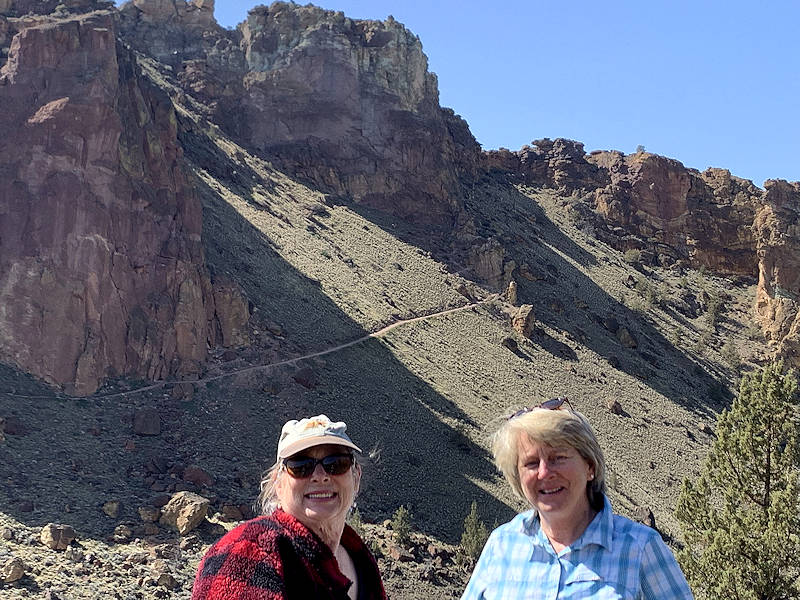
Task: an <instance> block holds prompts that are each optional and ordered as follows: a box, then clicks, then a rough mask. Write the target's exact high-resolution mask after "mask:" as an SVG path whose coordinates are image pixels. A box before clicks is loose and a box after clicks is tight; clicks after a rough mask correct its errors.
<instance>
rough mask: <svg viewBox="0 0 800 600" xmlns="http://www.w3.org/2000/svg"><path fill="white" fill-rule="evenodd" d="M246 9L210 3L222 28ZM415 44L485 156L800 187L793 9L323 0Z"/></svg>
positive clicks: (698, 2) (799, 54)
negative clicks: (569, 153)
mask: <svg viewBox="0 0 800 600" xmlns="http://www.w3.org/2000/svg"><path fill="white" fill-rule="evenodd" d="M256 4H257V2H255V1H253V0H217V2H216V8H215V16H216V18H217V21H218V22H219V23H220V24H221V25H223V26H235V25H236V24H238V23H239V22H241V21H243V20H244V18H245V16H246V14H247V10H249V9H250V8H252V7H253V6H255V5H256ZM315 4H318V5H319V6H322V7H324V8H328V9H332V10H341V11H343V12H344V13H345V14H346V15H347V16H349V17H353V18H368V19H380V20H383V19H385V18H386V17H387V16H388V15H390V14H391V15H392V16H394V18H395V19H397V20H398V21H400V22H401V23H403V24H405V25H406V27H408V28H409V29H410V30H411V31H413V32H414V33H415V34H417V35H418V36H419V37H420V39H421V40H422V44H423V48H424V51H425V54H426V55H427V56H428V61H429V67H430V70H431V71H433V72H435V73H436V74H437V76H438V78H439V93H440V102H441V104H442V105H443V106H449V107H451V108H452V109H453V110H455V111H456V113H458V114H460V115H461V116H462V117H464V118H465V119H466V120H467V122H468V123H469V125H470V129H471V130H472V133H473V134H474V135H475V137H476V138H477V140H478V141H479V142H480V143H481V144H482V145H483V147H484V148H487V149H488V148H497V147H501V146H502V147H506V148H510V149H512V150H516V149H519V148H520V147H521V146H522V145H524V144H527V143H530V142H531V141H532V140H534V139H538V138H542V137H550V138H555V137H566V138H571V139H575V140H579V141H581V142H583V143H584V144H585V147H586V150H587V151H590V150H595V149H602V150H610V149H615V150H621V151H623V152H625V153H630V152H634V151H635V150H636V147H637V146H638V145H639V144H641V145H643V146H644V147H645V149H647V150H648V151H650V152H655V153H658V154H662V155H665V156H669V157H671V158H676V159H678V160H680V161H681V162H683V163H684V164H685V165H686V166H688V167H693V168H696V169H700V170H703V169H705V168H706V167H710V166H713V167H722V168H726V169H729V170H730V171H731V172H732V173H733V174H734V175H738V176H740V177H745V178H747V179H752V180H753V182H754V183H756V185H759V186H761V185H762V184H763V181H764V180H765V179H770V178H776V179H777V178H780V179H788V180H790V181H796V180H800V114H799V113H800V110H799V109H800V64H799V63H800V35H798V34H797V24H798V22H800V2H797V1H796V0H777V1H772V2H769V1H768V2H763V3H756V2H752V1H749V2H745V1H740V0H728V1H724V2H723V1H716V0H694V1H692V2H688V1H685V0H674V1H671V2H666V1H664V0H662V1H659V0H654V1H652V2H642V1H641V0H637V1H628V0H619V1H611V2H593V1H588V0H576V1H574V2H559V1H553V0H505V1H500V2H497V3H488V2H485V1H482V2H474V1H471V0H466V1H465V0H462V1H460V2H456V1H451V0H438V1H437V0H319V1H318V2H315Z"/></svg>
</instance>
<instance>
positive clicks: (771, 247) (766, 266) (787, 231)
mask: <svg viewBox="0 0 800 600" xmlns="http://www.w3.org/2000/svg"><path fill="white" fill-rule="evenodd" d="M764 187H765V188H766V191H765V194H764V205H763V206H762V208H761V210H760V211H759V213H758V215H757V216H756V220H755V224H754V229H755V232H756V236H757V242H758V258H759V263H758V289H757V292H756V313H757V315H758V317H759V319H760V320H761V323H762V326H763V328H764V333H765V336H766V338H767V340H768V341H771V342H773V343H775V344H776V345H777V348H778V353H779V354H780V355H781V356H784V357H785V358H786V359H787V360H789V361H790V362H792V363H793V364H795V365H797V364H799V363H800V358H799V357H800V312H798V308H800V182H793V183H787V182H786V181H780V180H769V181H767V182H766V183H765V184H764Z"/></svg>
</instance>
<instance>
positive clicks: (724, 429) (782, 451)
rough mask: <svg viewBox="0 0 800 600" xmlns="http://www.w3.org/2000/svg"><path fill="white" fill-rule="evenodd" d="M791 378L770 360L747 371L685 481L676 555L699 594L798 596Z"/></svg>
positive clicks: (798, 451) (797, 476)
mask: <svg viewBox="0 0 800 600" xmlns="http://www.w3.org/2000/svg"><path fill="white" fill-rule="evenodd" d="M799 425H800V424H799V423H798V413H797V383H796V381H795V378H794V375H793V374H792V373H790V374H784V372H783V363H782V362H777V363H772V364H770V365H768V366H766V367H764V368H763V369H761V370H759V371H757V372H754V373H750V374H747V375H745V376H744V377H743V378H742V382H741V385H740V388H739V396H738V398H736V399H735V400H734V401H733V404H732V405H731V407H730V409H729V410H724V411H722V413H721V414H720V416H719V419H718V421H717V432H716V434H717V438H716V440H715V441H714V445H713V446H712V448H711V451H710V452H709V454H708V456H707V458H706V461H705V464H704V466H703V471H702V473H701V474H700V476H699V478H698V479H697V480H696V481H694V482H692V481H690V480H688V479H687V480H685V481H684V482H683V486H682V489H681V494H680V497H679V499H678V505H677V509H676V516H677V517H678V520H679V521H680V522H681V528H682V530H683V535H684V538H685V540H686V547H685V548H684V549H683V550H682V551H681V552H679V553H678V560H679V561H680V563H681V566H682V567H683V569H684V572H685V573H686V576H687V578H688V580H689V582H690V584H691V585H692V588H693V589H694V590H695V593H697V594H698V595H701V594H703V595H705V596H706V597H708V598H714V599H717V598H726V599H727V598H732V599H735V600H786V599H790V598H800V470H799V469H800V444H799V443H798V427H799Z"/></svg>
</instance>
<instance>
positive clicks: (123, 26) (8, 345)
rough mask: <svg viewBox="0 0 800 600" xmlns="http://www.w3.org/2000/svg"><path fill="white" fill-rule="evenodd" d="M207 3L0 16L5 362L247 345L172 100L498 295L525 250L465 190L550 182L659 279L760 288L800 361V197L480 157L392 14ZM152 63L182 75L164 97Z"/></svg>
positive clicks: (573, 148) (627, 160)
mask: <svg viewBox="0 0 800 600" xmlns="http://www.w3.org/2000/svg"><path fill="white" fill-rule="evenodd" d="M213 10H214V2H213V0H191V1H186V0H132V1H130V2H127V3H126V4H124V5H123V6H122V7H121V8H120V9H119V10H117V9H115V8H114V7H113V6H112V5H110V4H109V3H108V2H103V1H100V0H70V1H68V2H58V3H56V2H55V0H53V1H52V2H50V1H48V2H32V1H30V0H0V59H2V60H4V61H5V65H4V66H3V67H2V71H1V72H0V97H1V98H2V101H3V105H4V109H5V110H4V111H3V113H2V115H0V125H2V127H3V131H4V132H8V133H7V135H5V136H4V139H3V140H2V142H0V158H2V166H0V170H2V177H1V178H0V187H2V193H3V195H2V200H1V202H2V204H0V211H1V212H0V215H2V221H0V229H1V230H2V237H1V238H0V249H2V255H1V256H2V258H0V260H2V272H0V278H2V279H1V280H0V281H2V288H1V289H2V292H1V293H2V298H3V306H2V311H0V358H2V359H3V360H4V361H8V362H12V363H13V364H16V365H18V366H20V367H21V368H23V369H25V370H28V371H30V372H32V373H34V374H37V375H39V376H41V377H43V378H45V379H46V380H48V381H51V382H54V383H59V384H67V385H68V386H69V389H70V390H71V391H75V392H76V393H89V392H91V391H93V390H94V389H96V388H97V386H98V385H99V384H100V382H101V381H102V380H103V378H104V377H106V376H109V375H115V374H138V375H143V376H147V377H151V378H161V377H165V376H167V375H169V374H177V373H186V372H193V371H197V370H198V369H200V368H202V367H201V365H202V363H203V360H204V357H205V353H206V349H207V347H208V346H209V345H213V344H215V343H218V342H221V343H224V344H226V345H237V344H239V343H243V342H244V341H245V339H246V336H245V335H244V333H243V322H244V320H246V314H247V308H246V303H245V302H244V300H243V299H242V298H241V297H240V296H238V295H237V294H236V293H234V292H232V291H231V290H233V289H234V287H235V286H233V285H232V283H231V282H224V283H220V284H219V286H221V287H220V288H219V289H218V290H217V292H216V293H215V290H214V287H213V285H212V283H211V282H210V279H209V276H208V273H207V269H206V267H205V264H204V258H203V254H202V249H201V245H200V239H201V238H200V236H201V233H202V231H201V229H202V225H201V214H200V208H199V204H198V201H197V199H196V198H195V195H194V192H193V191H192V189H191V186H189V185H188V184H187V179H186V173H185V169H184V166H183V161H182V149H181V146H180V142H179V136H178V129H179V127H180V125H179V124H178V122H177V119H176V117H175V112H174V107H173V101H175V102H179V103H184V104H186V105H187V106H188V105H191V107H192V110H193V111H194V112H195V114H198V115H201V116H202V117H204V118H205V119H206V120H207V121H209V122H211V123H213V124H215V125H217V126H219V127H220V129H221V130H222V131H223V132H225V134H226V135H228V136H229V137H230V138H231V139H233V140H235V141H236V143H238V144H240V145H241V146H242V147H244V148H246V149H247V150H248V151H249V152H251V153H253V154H254V155H257V156H259V157H260V158H262V159H266V160H268V161H269V162H270V163H271V164H272V165H275V166H276V167H277V168H280V169H281V170H282V171H283V172H285V173H287V174H290V175H291V176H292V177H295V178H298V179H301V180H303V181H305V182H307V183H310V184H312V185H313V186H314V187H315V188H316V189H319V190H321V191H323V192H325V193H327V194H330V195H333V196H341V197H344V198H346V199H347V200H348V201H353V202H355V203H356V204H363V205H367V206H370V207H373V208H377V209H380V210H382V211H385V212H387V213H390V214H392V215H395V216H397V217H400V218H403V219H406V220H408V221H411V222H414V223H416V224H423V225H435V226H437V227H438V228H439V229H440V230H441V231H445V232H451V233H452V235H451V239H450V244H451V245H450V248H451V250H452V251H453V252H455V253H458V254H459V257H458V260H456V261H455V262H461V263H463V264H464V265H466V267H467V268H468V270H469V271H470V272H471V273H472V274H473V275H474V276H476V277H478V278H480V279H482V280H483V281H484V282H488V283H489V284H490V285H491V286H493V287H495V288H501V287H504V286H505V285H506V284H507V283H508V281H509V280H510V279H511V278H512V276H513V272H514V269H515V268H516V264H515V263H514V262H513V261H512V260H509V259H510V258H511V257H513V252H512V250H511V248H508V247H506V246H507V244H505V243H501V241H499V240H496V239H492V238H487V237H482V236H481V235H479V234H478V233H477V232H478V229H479V228H478V227H476V225H475V223H474V222H473V220H472V217H471V216H470V215H469V213H468V211H467V210H466V209H465V201H464V198H465V197H466V196H467V194H468V190H469V189H471V188H472V186H474V185H475V183H476V182H479V181H480V179H481V178H482V177H484V176H485V175H486V174H487V173H504V174H505V176H507V177H508V178H509V180H510V182H511V183H523V184H527V185H531V186H544V187H551V188H555V189H558V190H560V191H562V192H564V193H566V194H568V195H570V196H571V198H573V200H574V201H573V207H574V208H575V210H576V211H577V213H578V214H580V215H582V218H583V219H584V221H585V223H586V224H587V226H589V227H591V228H592V230H593V231H594V233H595V235H596V236H597V237H598V238H600V239H602V240H604V241H606V242H608V243H609V244H611V245H613V246H614V247H616V248H618V249H621V250H628V249H636V250H639V251H640V252H641V256H642V259H643V261H644V262H645V263H649V264H660V265H663V266H668V265H677V266H678V267H680V266H682V265H686V266H692V267H695V268H698V267H705V268H707V269H710V270H712V271H714V272H717V273H720V274H724V275H740V276H746V277H754V278H755V277H756V276H758V277H759V288H758V300H757V306H756V311H757V315H758V317H759V319H760V320H761V322H762V324H763V327H764V330H765V332H766V334H767V336H768V337H769V339H770V340H771V341H773V342H774V343H775V345H776V346H778V347H779V348H780V349H782V352H784V353H788V354H791V352H789V351H788V350H787V349H789V348H793V347H794V346H793V345H794V342H793V341H792V340H793V339H795V338H796V337H797V335H798V332H797V329H798V326H797V325H795V324H794V323H795V320H796V316H797V310H796V299H795V298H796V294H800V289H798V288H800V284H798V283H797V282H796V281H795V279H796V278H795V277H794V275H793V273H794V265H793V263H792V260H791V259H790V254H791V252H789V253H787V250H792V249H794V248H795V246H796V245H797V244H798V243H799V242H798V241H797V235H796V232H795V231H794V229H793V228H792V227H793V225H792V224H793V222H794V221H792V219H793V215H794V212H793V211H794V210H795V209H794V207H796V205H797V194H796V190H795V188H794V187H793V185H794V184H788V183H786V182H772V183H770V184H769V185H768V186H767V190H761V189H759V188H757V187H756V186H754V185H753V184H752V183H751V182H749V181H747V180H743V179H740V178H737V177H734V176H732V175H731V174H730V173H729V172H727V171H724V170H721V169H709V170H707V171H705V172H702V173H700V172H698V171H695V170H693V169H687V168H685V167H684V166H683V165H682V164H681V163H679V162H678V161H675V160H671V159H668V158H664V157H661V156H657V155H654V154H650V153H646V152H639V153H636V154H632V155H623V154H622V153H619V152H592V153H591V154H587V153H586V152H585V150H584V148H583V145H582V144H581V143H579V142H574V141H571V140H563V139H556V140H549V139H543V140H537V141H535V142H534V143H533V144H532V146H530V147H528V146H526V147H524V148H522V149H521V150H519V151H518V152H511V151H508V150H499V151H491V152H486V153H482V152H481V151H480V148H479V146H478V144H477V143H476V142H475V140H474V138H473V136H472V134H471V133H470V131H469V128H468V126H467V124H466V123H465V122H464V121H463V120H462V119H461V118H460V117H458V116H457V115H456V114H455V113H454V112H453V111H452V110H449V109H445V108H442V107H440V106H439V101H438V90H437V81H436V76H435V75H434V74H433V73H430V72H429V71H428V65H427V59H426V57H425V54H424V53H423V50H422V44H421V43H420V41H419V39H418V38H417V37H416V36H415V35H413V34H412V33H411V32H409V31H408V30H407V29H406V28H405V27H403V26H402V25H401V24H399V23H397V22H396V21H395V20H394V19H392V18H391V17H390V18H388V19H387V20H386V21H383V22H381V21H359V20H353V19H349V18H347V17H346V16H345V15H343V14H342V13H336V12H331V11H326V10H323V9H320V8H317V7H314V6H312V5H308V6H302V7H301V6H297V5H295V4H288V3H284V2H275V3H273V4H272V5H270V6H268V7H267V6H258V7H256V8H254V9H252V10H251V11H250V13H249V15H248V17H247V20H246V21H245V22H244V23H242V24H241V25H240V26H239V27H238V28H237V29H236V30H226V29H224V28H221V27H220V26H219V25H218V24H217V23H216V21H215V20H214V17H213ZM118 38H119V39H118ZM137 52H138V53H141V54H139V55H138V56H139V57H141V55H146V56H148V57H150V58H151V59H153V60H155V61H157V62H158V63H159V64H161V65H162V66H163V68H164V69H165V71H168V72H169V76H168V77H169V78H170V79H171V81H172V83H171V84H170V85H171V86H172V87H171V91H170V93H172V94H173V99H172V100H171V99H170V97H168V95H167V93H166V92H165V89H164V88H163V86H162V85H161V83H163V82H160V83H155V82H153V81H151V80H150V79H149V78H148V77H146V76H143V75H142V73H141V71H140V69H139V66H138V63H137V61H138V60H140V58H137ZM175 86H177V88H176V87H175ZM176 89H179V90H180V92H179V93H178V95H180V96H181V97H180V98H179V97H178V96H177V95H176Z"/></svg>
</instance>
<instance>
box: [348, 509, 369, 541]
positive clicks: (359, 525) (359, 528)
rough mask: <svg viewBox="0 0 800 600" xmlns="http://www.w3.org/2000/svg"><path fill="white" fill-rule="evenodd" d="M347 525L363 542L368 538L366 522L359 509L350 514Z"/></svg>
mask: <svg viewBox="0 0 800 600" xmlns="http://www.w3.org/2000/svg"><path fill="white" fill-rule="evenodd" d="M347 524H348V525H350V527H352V528H353V529H354V530H355V532H356V533H357V534H358V537H360V538H361V539H362V540H363V539H364V538H365V537H366V536H365V535H364V534H365V533H366V530H365V529H364V521H363V520H362V519H361V513H360V512H359V510H358V509H357V508H354V509H353V512H351V513H350V516H349V517H348V518H347Z"/></svg>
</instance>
